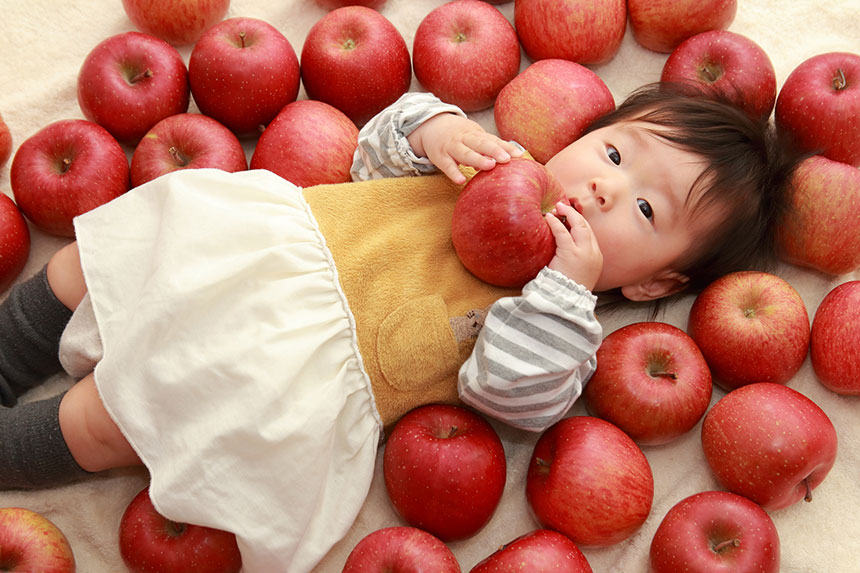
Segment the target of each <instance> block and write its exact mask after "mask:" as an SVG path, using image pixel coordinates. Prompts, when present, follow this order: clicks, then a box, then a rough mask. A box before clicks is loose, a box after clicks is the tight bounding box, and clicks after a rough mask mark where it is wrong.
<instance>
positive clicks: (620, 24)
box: [514, 0, 627, 64]
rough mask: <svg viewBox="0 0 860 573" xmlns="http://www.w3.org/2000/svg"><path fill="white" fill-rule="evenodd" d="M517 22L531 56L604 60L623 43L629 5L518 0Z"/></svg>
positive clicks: (584, 61)
mask: <svg viewBox="0 0 860 573" xmlns="http://www.w3.org/2000/svg"><path fill="white" fill-rule="evenodd" d="M514 25H515V26H516V29H517V35H518V36H519V38H520V42H522V44H523V48H524V49H525V51H526V54H528V56H529V57H530V58H531V59H532V60H544V59H550V58H561V59H563V60H570V61H572V62H577V63H579V64H602V63H604V62H608V61H609V60H611V59H612V57H613V56H615V54H616V53H617V52H618V48H619V47H620V46H621V39H622V38H623V37H624V30H625V29H626V28H627V8H626V6H625V2H624V0H603V1H602V2H593V1H592V0H516V3H515V4H514Z"/></svg>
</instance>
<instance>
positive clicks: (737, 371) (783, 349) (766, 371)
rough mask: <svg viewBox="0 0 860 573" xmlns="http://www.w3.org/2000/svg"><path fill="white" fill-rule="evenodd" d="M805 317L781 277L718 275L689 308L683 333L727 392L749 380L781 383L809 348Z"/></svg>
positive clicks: (754, 273)
mask: <svg viewBox="0 0 860 573" xmlns="http://www.w3.org/2000/svg"><path fill="white" fill-rule="evenodd" d="M809 330H810V326H809V315H808V314H807V311H806V306H805V305H804V303H803V299H801V298H800V295H799V294H798V292H797V291H796V290H795V289H794V287H792V286H791V285H790V284H789V283H788V282H787V281H785V279H782V278H780V277H778V276H776V275H774V274H770V273H766V272H762V271H740V272H736V273H731V274H728V275H725V276H723V277H720V278H719V279H717V280H715V281H714V282H712V283H711V284H709V285H708V286H707V287H705V289H704V290H703V291H702V292H701V293H699V295H698V296H697V297H696V300H695V301H694V302H693V305H692V306H691V307H690V315H689V320H688V323H687V332H688V333H689V335H690V336H691V337H693V340H695V341H696V344H697V345H698V346H699V350H701V351H702V355H703V356H704V357H705V360H706V361H707V363H708V366H709V367H710V369H711V375H712V376H713V380H714V382H715V383H717V384H718V385H720V386H722V387H723V388H725V389H727V390H731V389H734V388H737V387H739V386H743V385H744V384H751V383H754V382H775V383H779V384H785V383H786V382H788V381H789V380H790V379H791V378H792V377H793V376H794V375H795V374H796V373H797V371H798V370H799V369H800V367H801V366H802V365H803V361H804V360H805V359H806V355H807V351H808V348H809Z"/></svg>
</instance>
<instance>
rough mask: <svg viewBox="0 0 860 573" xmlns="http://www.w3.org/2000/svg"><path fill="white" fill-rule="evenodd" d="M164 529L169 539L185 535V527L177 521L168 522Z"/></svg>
mask: <svg viewBox="0 0 860 573" xmlns="http://www.w3.org/2000/svg"><path fill="white" fill-rule="evenodd" d="M166 527H167V533H168V535H170V537H179V536H180V535H182V534H183V533H185V530H186V528H187V525H186V524H184V523H180V522H178V521H173V520H168V521H167V524H166Z"/></svg>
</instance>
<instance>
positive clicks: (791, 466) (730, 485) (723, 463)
mask: <svg viewBox="0 0 860 573" xmlns="http://www.w3.org/2000/svg"><path fill="white" fill-rule="evenodd" d="M702 447H703V448H704V452H705V459H706V460H707V462H708V465H709V466H710V467H711V470H712V471H713V473H714V475H715V476H716V478H717V481H718V482H719V483H720V485H721V486H722V487H724V488H725V489H727V490H729V491H731V492H733V493H736V494H738V495H742V496H744V497H746V498H749V499H751V500H752V501H754V502H756V503H758V504H759V505H761V506H762V507H763V508H764V509H766V510H767V511H775V510H778V509H783V508H785V507H788V506H790V505H793V504H795V503H797V502H798V501H800V500H802V499H806V500H807V501H809V500H811V499H812V490H814V489H815V488H816V487H818V486H819V485H820V484H821V482H822V481H824V478H825V477H826V476H827V474H828V472H830V469H831V468H832V467H833V463H834V462H835V461H836V452H837V437H836V430H835V429H834V427H833V423H832V422H831V421H830V418H828V416H827V414H826V413H825V412H824V411H823V410H822V409H821V408H820V407H819V406H818V405H817V404H816V403H815V402H813V401H812V400H810V399H809V398H807V397H806V396H804V395H803V394H801V393H800V392H798V391H797V390H793V389H792V388H789V387H788V386H783V385H782V384H774V383H772V382H759V383H756V384H748V385H746V386H742V387H740V388H738V389H736V390H732V391H731V392H729V393H728V394H726V395H725V396H723V397H722V398H721V399H720V400H719V401H718V402H717V403H716V404H714V406H713V407H711V409H710V411H708V413H707V414H706V415H705V420H704V422H703V423H702Z"/></svg>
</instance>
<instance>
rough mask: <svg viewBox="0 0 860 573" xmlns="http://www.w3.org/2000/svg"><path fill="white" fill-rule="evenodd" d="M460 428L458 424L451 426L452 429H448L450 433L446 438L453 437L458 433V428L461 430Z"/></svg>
mask: <svg viewBox="0 0 860 573" xmlns="http://www.w3.org/2000/svg"><path fill="white" fill-rule="evenodd" d="M459 429H460V428H458V427H457V426H451V429H449V430H448V435H447V436H445V437H446V438H453V437H454V436H456V435H457V430H459Z"/></svg>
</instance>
